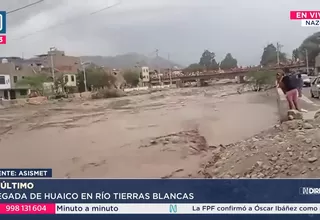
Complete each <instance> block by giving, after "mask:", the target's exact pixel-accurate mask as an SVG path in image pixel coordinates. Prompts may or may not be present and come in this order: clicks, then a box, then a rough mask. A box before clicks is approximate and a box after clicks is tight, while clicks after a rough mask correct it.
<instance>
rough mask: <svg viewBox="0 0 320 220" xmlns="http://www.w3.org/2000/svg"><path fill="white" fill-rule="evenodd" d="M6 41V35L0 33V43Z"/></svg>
mask: <svg viewBox="0 0 320 220" xmlns="http://www.w3.org/2000/svg"><path fill="white" fill-rule="evenodd" d="M6 43H7V36H6V35H0V44H6Z"/></svg>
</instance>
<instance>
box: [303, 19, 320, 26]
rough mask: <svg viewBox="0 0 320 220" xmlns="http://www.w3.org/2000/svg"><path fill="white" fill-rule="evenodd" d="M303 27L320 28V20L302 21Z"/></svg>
mask: <svg viewBox="0 0 320 220" xmlns="http://www.w3.org/2000/svg"><path fill="white" fill-rule="evenodd" d="M301 26H302V27H319V26H320V20H301Z"/></svg>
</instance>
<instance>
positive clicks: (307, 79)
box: [301, 74, 311, 87]
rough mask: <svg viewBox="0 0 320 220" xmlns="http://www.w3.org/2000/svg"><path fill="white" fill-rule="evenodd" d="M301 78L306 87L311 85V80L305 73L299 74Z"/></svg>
mask: <svg viewBox="0 0 320 220" xmlns="http://www.w3.org/2000/svg"><path fill="white" fill-rule="evenodd" d="M301 78H302V80H303V85H304V86H306V87H310V86H311V80H310V77H309V76H308V75H307V74H301Z"/></svg>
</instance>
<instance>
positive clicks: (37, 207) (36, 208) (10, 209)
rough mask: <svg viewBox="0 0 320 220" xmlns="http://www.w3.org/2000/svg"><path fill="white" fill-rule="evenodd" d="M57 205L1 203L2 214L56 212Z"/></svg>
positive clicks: (0, 211) (0, 210) (0, 212)
mask: <svg viewBox="0 0 320 220" xmlns="http://www.w3.org/2000/svg"><path fill="white" fill-rule="evenodd" d="M55 213H56V205H55V204H31V203H25V204H22V203H21V204H18V203H12V204H10V203H8V204H0V214H1V215H9V214H11V215H19V214H20V215H30V214H55Z"/></svg>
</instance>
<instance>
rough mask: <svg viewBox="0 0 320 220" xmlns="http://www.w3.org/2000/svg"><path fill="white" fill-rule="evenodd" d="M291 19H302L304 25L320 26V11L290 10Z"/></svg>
mask: <svg viewBox="0 0 320 220" xmlns="http://www.w3.org/2000/svg"><path fill="white" fill-rule="evenodd" d="M290 19H291V20H301V26H302V27H320V11H290Z"/></svg>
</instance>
